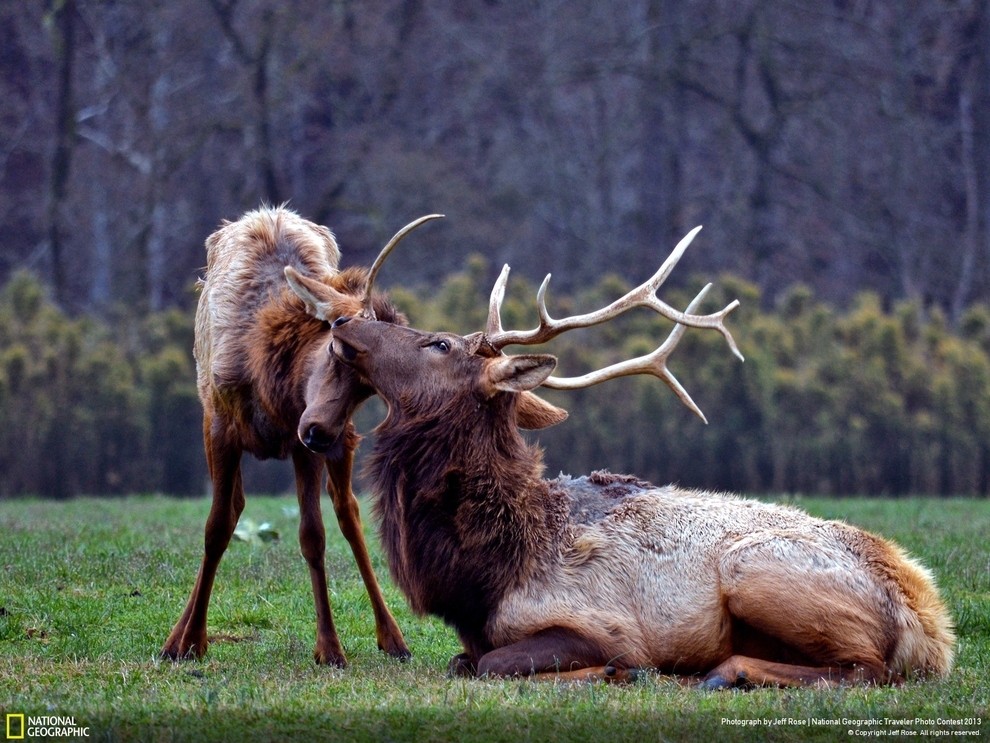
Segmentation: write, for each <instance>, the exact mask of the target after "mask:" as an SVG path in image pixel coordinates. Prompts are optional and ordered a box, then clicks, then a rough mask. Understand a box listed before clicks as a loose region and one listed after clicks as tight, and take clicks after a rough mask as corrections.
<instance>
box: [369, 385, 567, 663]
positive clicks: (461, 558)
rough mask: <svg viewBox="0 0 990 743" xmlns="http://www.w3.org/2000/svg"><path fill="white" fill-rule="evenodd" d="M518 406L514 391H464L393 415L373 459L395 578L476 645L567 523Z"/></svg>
mask: <svg viewBox="0 0 990 743" xmlns="http://www.w3.org/2000/svg"><path fill="white" fill-rule="evenodd" d="M515 404H516V400H515V396H514V395H513V394H511V393H499V394H497V395H495V396H494V397H492V398H490V399H489V400H485V401H479V400H478V399H477V398H475V397H473V396H468V395H465V396H463V397H461V398H460V399H456V398H455V399H452V400H448V401H446V402H445V404H444V405H443V406H441V407H439V408H438V409H436V410H434V411H431V412H429V413H425V414H420V415H417V416H415V417H410V416H402V415H389V417H388V418H387V419H386V421H385V422H384V423H383V424H382V425H381V426H380V427H379V429H378V431H377V444H376V447H375V452H374V454H373V455H372V457H371V458H370V460H369V462H368V470H369V473H370V474H371V476H372V478H373V480H374V487H375V492H376V510H377V514H378V517H379V528H380V530H381V539H382V544H383V546H384V548H385V551H386V554H387V556H388V560H389V566H390V569H391V571H392V575H393V578H394V579H395V580H396V583H397V584H398V585H399V587H400V588H401V589H402V590H403V592H404V593H405V594H406V596H407V598H408V599H409V603H410V605H411V607H412V608H413V610H414V611H417V612H419V613H430V614H435V615H437V616H440V617H441V618H442V619H444V621H446V622H447V623H448V624H450V625H451V626H453V627H454V628H455V629H456V630H457V631H458V632H459V633H460V635H461V638H462V640H463V641H464V642H465V645H466V646H474V647H477V648H479V649H483V648H484V647H485V646H486V645H487V641H486V640H485V638H484V627H485V625H486V623H487V620H488V617H489V616H490V614H491V613H492V611H494V609H495V608H496V607H497V606H498V604H499V602H500V601H501V598H502V596H503V595H504V594H505V592H506V591H507V590H509V589H510V588H513V587H515V586H518V585H519V584H520V583H521V582H522V581H524V580H526V579H528V578H529V577H530V576H531V575H533V574H534V573H535V572H537V571H539V570H540V569H542V566H544V565H546V564H547V562H548V560H549V559H550V558H551V556H552V554H553V552H554V551H555V550H556V549H557V547H558V545H559V542H560V539H561V534H562V533H563V529H564V524H565V522H566V505H565V504H564V503H563V502H562V501H560V500H559V498H557V499H555V498H554V496H553V495H552V494H551V492H550V490H549V488H548V487H547V484H546V482H545V481H544V480H542V472H543V457H542V452H541V451H540V449H539V448H537V447H535V446H531V445H529V444H527V443H526V442H525V441H524V440H523V438H522V437H521V436H520V434H519V432H518V429H517V428H516V425H515V410H514V406H515ZM420 411H422V408H420Z"/></svg>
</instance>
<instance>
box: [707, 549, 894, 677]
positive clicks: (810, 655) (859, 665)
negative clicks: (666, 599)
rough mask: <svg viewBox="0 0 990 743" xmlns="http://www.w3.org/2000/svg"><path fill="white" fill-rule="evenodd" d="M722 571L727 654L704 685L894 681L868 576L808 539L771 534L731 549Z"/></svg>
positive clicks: (886, 629) (886, 632)
mask: <svg viewBox="0 0 990 743" xmlns="http://www.w3.org/2000/svg"><path fill="white" fill-rule="evenodd" d="M720 577H721V581H722V591H723V596H724V601H725V608H726V610H727V611H728V614H729V616H730V617H731V631H730V635H731V639H730V645H731V652H732V653H733V654H732V655H731V657H729V658H727V659H726V660H725V661H723V662H722V663H720V664H719V665H718V666H717V667H716V668H715V669H713V670H712V671H711V672H709V673H708V675H707V676H706V677H705V679H704V681H703V685H704V686H706V687H708V688H725V687H730V686H740V685H776V686H808V685H822V686H835V685H838V684H844V683H883V682H885V681H890V680H892V679H891V677H890V676H889V674H888V671H887V667H886V664H885V662H884V658H885V656H886V653H887V651H888V649H889V647H890V646H891V644H892V642H893V639H894V637H893V635H892V630H891V627H890V621H889V619H887V618H886V617H885V616H884V614H883V613H882V609H881V608H880V607H881V606H882V605H883V596H882V595H881V594H880V593H877V591H878V588H877V586H876V584H875V581H874V580H873V578H872V576H870V575H868V574H867V573H866V572H865V570H864V569H863V568H861V567H860V566H857V565H855V564H852V563H848V562H845V563H843V562H842V561H841V560H840V558H834V557H832V556H830V555H827V554H823V552H822V550H821V548H819V547H818V546H817V545H815V544H813V543H807V542H804V541H801V540H796V539H794V540H792V539H789V538H786V537H780V536H772V537H768V538H767V539H766V540H764V541H763V542H759V541H755V540H754V542H752V543H750V544H749V545H747V546H746V547H744V548H737V549H734V550H732V551H731V552H730V553H728V554H727V555H726V557H725V558H724V559H723V563H722V565H721V570H720Z"/></svg>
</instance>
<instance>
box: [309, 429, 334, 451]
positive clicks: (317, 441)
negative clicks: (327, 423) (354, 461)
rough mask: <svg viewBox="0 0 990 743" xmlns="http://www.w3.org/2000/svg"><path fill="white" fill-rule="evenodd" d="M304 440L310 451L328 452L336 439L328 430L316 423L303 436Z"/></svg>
mask: <svg viewBox="0 0 990 743" xmlns="http://www.w3.org/2000/svg"><path fill="white" fill-rule="evenodd" d="M302 442H303V443H304V444H305V445H306V448H307V449H309V450H310V451H314V452H316V453H317V454H326V453H327V451H329V449H330V447H331V446H332V445H333V443H334V440H333V439H332V438H331V437H330V433H329V432H328V431H326V430H324V429H323V428H321V427H320V426H318V425H317V424H315V423H314V424H312V425H311V426H309V427H308V428H307V429H306V433H305V435H304V436H303V437H302Z"/></svg>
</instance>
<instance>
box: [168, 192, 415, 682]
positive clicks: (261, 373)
mask: <svg viewBox="0 0 990 743" xmlns="http://www.w3.org/2000/svg"><path fill="white" fill-rule="evenodd" d="M206 248H207V270H206V277H205V279H204V281H203V282H202V293H201V296H200V302H199V307H198V309H197V313H196V340H195V349H194V350H195V356H196V366H197V384H198V388H199V396H200V400H201V402H202V404H203V435H204V443H205V448H206V457H207V464H208V466H209V471H210V477H211V479H212V483H213V505H212V508H211V510H210V515H209V517H208V519H207V522H206V533H205V554H204V557H203V563H202V565H201V567H200V571H199V575H198V577H197V579H196V584H195V586H194V588H193V591H192V594H191V595H190V597H189V602H188V604H187V605H186V608H185V611H184V612H183V614H182V616H181V617H180V619H179V620H178V622H177V623H176V624H175V627H174V628H173V629H172V632H171V634H170V635H169V638H168V639H167V640H166V642H165V645H164V647H163V648H162V655H163V656H164V657H168V658H173V659H177V658H185V657H190V656H194V657H201V656H202V655H203V654H204V653H205V652H206V647H207V636H206V617H207V608H208V606H209V600H210V593H211V590H212V586H213V579H214V576H215V574H216V570H217V566H218V565H219V563H220V559H221V557H222V556H223V553H224V551H225V550H226V548H227V545H228V543H229V542H230V538H231V535H232V533H233V530H234V527H235V526H236V524H237V520H238V518H239V517H240V514H241V511H242V510H243V507H244V488H243V484H242V482H241V473H240V459H241V454H242V452H248V453H250V454H253V455H255V456H256V457H259V458H262V459H265V458H270V457H273V458H277V459H285V458H287V457H291V458H292V461H293V465H294V467H295V473H296V488H297V495H298V499H299V507H300V524H299V542H300V546H301V550H302V554H303V556H304V557H305V558H306V561H307V563H308V565H309V571H310V578H311V582H312V588H313V596H314V601H315V605H316V616H317V631H316V634H317V639H316V649H315V651H314V657H315V658H316V661H317V662H319V663H329V664H334V665H344V664H345V662H346V661H345V656H344V652H343V648H342V647H341V645H340V640H339V638H338V637H337V633H336V630H335V629H334V625H333V616H332V613H331V610H330V602H329V596H328V592H327V577H326V571H325V568H324V550H325V541H326V537H325V532H324V526H323V519H322V515H321V511H320V479H321V477H322V472H323V470H324V468H325V469H326V471H327V489H328V491H329V493H330V496H331V498H332V500H333V504H334V510H335V513H336V516H337V521H338V524H339V525H340V528H341V531H342V532H343V534H344V536H345V537H346V538H347V540H348V542H349V543H350V545H351V549H352V551H353V553H354V558H355V560H356V562H357V564H358V568H359V570H360V572H361V576H362V578H363V579H364V582H365V586H366V587H367V589H368V594H369V596H370V597H371V603H372V608H373V611H374V614H375V626H376V634H377V637H378V644H379V647H381V648H382V649H383V650H385V651H386V652H387V653H389V654H390V655H394V656H397V657H408V655H409V650H408V648H407V647H406V644H405V641H404V640H403V638H402V633H401V631H400V630H399V628H398V625H397V624H396V623H395V620H394V619H393V618H392V615H391V613H390V612H389V610H388V607H387V606H386V605H385V601H384V598H383V597H382V594H381V590H380V588H379V586H378V582H377V579H376V578H375V575H374V572H373V570H372V568H371V561H370V558H369V557H368V551H367V547H366V545H365V543H364V537H363V533H362V529H361V522H360V515H359V511H358V506H357V501H356V500H355V498H354V494H353V492H352V491H351V467H352V464H353V456H354V449H355V448H356V446H357V443H358V437H357V435H356V433H355V432H354V429H353V426H352V424H351V423H350V420H349V419H350V415H351V413H352V412H353V410H354V409H355V408H356V407H357V406H358V405H359V404H360V403H361V402H362V401H363V400H365V399H366V398H367V397H369V396H370V395H371V394H372V390H371V389H370V388H369V387H367V386H366V385H365V384H363V383H362V382H361V381H360V380H359V379H358V378H357V376H356V374H355V373H354V372H353V371H352V370H350V369H348V368H347V367H345V366H343V365H342V364H340V363H339V362H337V361H336V360H335V359H334V358H333V357H332V356H331V355H330V354H329V352H328V343H329V338H330V327H329V323H328V322H326V321H324V320H322V319H318V318H316V317H313V316H311V315H310V314H308V312H307V308H306V306H305V304H304V302H303V301H302V300H301V299H300V298H298V297H297V296H296V295H295V294H294V293H293V292H292V291H291V290H290V289H289V286H288V284H287V283H286V279H285V276H284V273H283V270H284V267H285V266H286V265H290V266H293V267H294V268H296V269H297V270H298V271H300V272H301V273H303V274H305V275H306V276H309V277H311V278H314V279H315V280H317V281H318V282H320V283H322V284H323V285H324V286H326V287H329V288H330V289H332V290H333V291H335V292H336V293H337V294H334V295H333V296H334V298H335V299H336V300H337V302H338V306H337V307H336V309H337V312H338V314H349V313H353V312H356V311H357V310H359V309H360V308H361V296H362V293H363V291H364V288H365V285H366V283H367V271H366V270H365V269H361V268H352V269H347V270H345V271H340V272H338V270H337V264H338V263H339V260H340V252H339V250H338V248H337V244H336V241H335V240H334V237H333V235H332V234H331V233H330V231H329V230H327V228H326V227H321V226H318V225H315V224H313V223H311V222H308V221H306V220H304V219H301V218H300V217H299V216H298V215H296V214H294V213H293V212H291V211H289V210H287V209H284V208H275V209H269V208H262V209H258V210H256V211H253V212H249V213H247V214H245V215H244V216H243V217H242V218H241V219H239V220H238V221H236V222H225V223H224V224H223V225H222V226H221V228H220V229H219V230H217V231H216V232H214V233H213V234H212V235H211V236H210V237H209V239H208V240H207V241H206ZM375 308H376V310H377V312H378V316H379V317H380V318H381V319H383V320H386V321H390V322H397V321H402V320H403V318H402V317H401V316H400V315H399V314H398V313H397V312H396V311H395V310H394V308H393V307H392V306H391V305H390V304H389V303H388V302H387V300H385V299H384V298H381V297H378V298H376V299H375ZM328 319H329V318H328ZM307 409H310V410H318V411H320V413H321V414H322V415H323V417H324V423H323V424H322V425H321V426H319V427H314V425H313V424H310V425H307V426H305V427H301V426H300V423H301V418H302V415H303V412H304V410H307ZM300 437H304V438H307V440H308V441H309V442H310V443H311V444H314V442H318V443H319V447H318V448H322V450H323V452H324V453H323V454H317V453H314V452H312V451H310V450H309V449H307V448H306V447H305V446H304V445H303V442H302V441H301V440H300ZM314 445H315V444H314Z"/></svg>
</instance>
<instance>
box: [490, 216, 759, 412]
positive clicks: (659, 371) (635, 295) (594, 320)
mask: <svg viewBox="0 0 990 743" xmlns="http://www.w3.org/2000/svg"><path fill="white" fill-rule="evenodd" d="M699 230H701V227H695V228H694V229H693V230H691V232H689V233H688V234H687V235H686V236H685V237H684V238H683V239H682V240H681V241H680V242H679V243H678V244H677V247H675V248H674V250H673V251H672V252H671V254H670V255H669V256H667V260H665V261H664V262H663V265H662V266H660V269H659V270H658V271H657V272H656V273H655V274H654V275H653V276H652V277H651V278H650V279H649V280H648V281H646V282H645V283H643V284H641V285H640V286H638V287H636V288H635V289H633V290H631V291H630V292H628V293H627V294H626V295H625V296H623V297H620V298H619V299H617V300H615V301H614V302H612V303H611V304H610V305H608V306H607V307H604V308H602V309H600V310H596V311H594V312H589V313H587V314H584V315H574V316H572V317H566V318H563V319H561V320H554V319H553V318H551V317H550V313H549V312H548V311H547V305H546V292H547V286H548V285H549V283H550V276H549V275H547V277H546V278H545V279H544V280H543V283H542V284H541V285H540V289H539V291H538V292H537V294H536V301H537V307H538V309H539V313H540V324H539V326H538V327H536V328H534V329H532V330H526V331H518V330H503V329H502V319H501V313H500V310H501V306H502V300H503V298H504V296H505V285H506V282H507V281H508V278H509V267H508V266H505V268H503V269H502V273H501V274H500V275H499V278H498V280H497V281H496V282H495V286H494V288H493V289H492V294H491V299H490V301H489V305H488V323H487V325H486V328H485V333H484V340H485V342H486V343H487V345H488V346H489V347H490V348H491V349H492V350H494V351H498V350H501V349H502V348H504V347H505V346H510V345H537V344H540V343H545V342H546V341H548V340H551V339H553V338H556V337H557V336H558V335H560V334H561V333H563V332H565V331H568V330H572V329H574V328H586V327H590V326H592V325H598V324H600V323H603V322H607V321H608V320H611V319H613V318H615V317H618V316H619V315H621V314H623V313H625V312H627V311H629V310H630V309H632V308H633V307H649V308H650V309H652V310H654V311H655V312H658V313H659V314H661V315H663V316H664V317H666V318H667V319H669V320H673V321H674V322H675V323H676V325H675V326H674V329H673V330H672V331H671V332H670V335H669V336H668V337H667V339H666V340H665V341H664V342H663V343H662V344H661V345H660V347H659V348H657V349H656V350H655V351H653V353H650V354H647V355H646V356H640V357H639V358H636V359H631V360H629V361H623V362H619V363H617V364H613V365H611V366H608V367H606V368H604V369H599V370H598V371H595V372H591V373H589V374H585V375H584V376H581V377H567V378H561V377H549V378H548V379H547V380H546V381H545V382H544V383H543V386H544V387H550V388H553V389H565V390H573V389H581V388H583V387H590V386H592V385H595V384H599V383H600V382H604V381H606V380H608V379H614V378H616V377H622V376H627V375H630V374H652V375H653V376H656V377H659V378H660V379H662V380H663V381H664V382H665V383H666V384H667V386H669V387H670V388H671V389H672V390H673V391H674V394H676V395H677V397H678V398H679V399H680V400H681V402H683V403H684V404H685V405H686V406H687V407H688V408H690V409H691V410H692V411H694V413H695V414H697V415H698V416H699V417H700V418H701V419H702V420H703V421H705V422H706V423H707V422H708V421H707V419H706V418H705V416H704V414H703V413H702V412H701V410H700V409H699V408H698V406H697V405H695V403H694V401H693V400H692V399H691V396H690V395H688V393H687V392H686V391H685V389H684V388H683V387H682V386H681V384H680V382H678V381H677V379H676V378H675V377H674V375H673V374H671V372H670V370H669V369H668V368H667V358H668V357H669V356H670V354H671V353H672V352H673V350H674V348H675V347H676V346H677V344H678V342H679V341H680V339H681V336H682V335H683V334H684V331H685V329H686V326H690V327H695V328H711V329H715V330H718V332H719V333H721V334H722V337H724V338H725V340H726V343H728V344H729V348H730V349H731V350H732V352H733V353H734V354H735V355H736V356H737V357H738V358H739V359H740V360H742V358H743V355H742V354H741V353H740V352H739V347H738V346H737V345H736V342H735V339H733V337H732V334H731V333H730V332H729V329H728V328H727V327H725V318H726V316H727V315H728V314H729V313H730V312H732V311H733V310H734V309H735V308H736V307H738V306H739V300H733V301H732V302H730V303H729V304H728V305H727V306H726V307H725V308H724V309H722V310H720V311H718V312H714V313H712V314H710V315H695V314H693V312H694V310H695V309H696V308H697V307H698V306H699V305H700V304H701V300H702V299H703V298H704V296H705V295H706V294H707V293H708V290H709V289H710V288H711V284H709V285H708V286H706V287H705V288H703V289H702V290H701V291H700V292H699V293H698V295H697V296H696V297H695V298H694V299H693V300H692V301H691V303H690V304H689V305H688V306H687V309H686V310H685V311H684V312H679V311H678V310H676V309H674V308H673V307H671V306H670V305H668V304H667V303H666V302H663V301H661V300H660V299H658V298H657V296H656V292H657V290H658V289H659V288H660V285H661V284H663V282H664V281H665V280H666V279H667V277H668V276H669V275H670V272H671V271H672V270H673V269H674V266H676V265H677V262H678V261H679V260H680V259H681V256H682V255H683V254H684V251H685V250H687V247H688V245H690V244H691V241H692V240H693V239H694V237H695V235H697V234H698V231H699Z"/></svg>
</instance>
